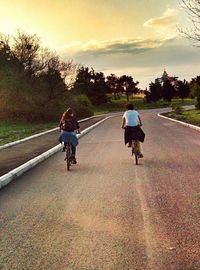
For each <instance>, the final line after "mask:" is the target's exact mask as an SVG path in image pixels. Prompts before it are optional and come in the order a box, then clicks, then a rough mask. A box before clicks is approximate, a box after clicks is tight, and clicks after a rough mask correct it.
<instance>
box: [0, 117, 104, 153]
mask: <svg viewBox="0 0 200 270" xmlns="http://www.w3.org/2000/svg"><path fill="white" fill-rule="evenodd" d="M102 116H106V114H100V115H95V116H91V117H88V118H84V119H81V120H79V121H78V122H79V123H82V122H85V121H87V120H90V119H93V118H97V117H102ZM56 130H58V127H56V128H52V129H49V130H47V131H43V132H40V133H37V134H35V135H31V136H29V137H26V138H23V139H20V140H17V141H14V142H11V143H6V144H3V145H1V146H0V150H1V149H5V148H8V147H10V146H13V145H16V144H19V143H22V142H25V141H28V140H31V139H34V138H37V137H39V136H42V135H45V134H48V133H51V132H53V131H56Z"/></svg>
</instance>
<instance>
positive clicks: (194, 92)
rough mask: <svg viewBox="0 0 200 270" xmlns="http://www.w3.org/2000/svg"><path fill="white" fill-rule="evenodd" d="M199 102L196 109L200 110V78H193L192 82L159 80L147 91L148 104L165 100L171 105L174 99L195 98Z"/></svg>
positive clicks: (152, 83)
mask: <svg viewBox="0 0 200 270" xmlns="http://www.w3.org/2000/svg"><path fill="white" fill-rule="evenodd" d="M195 97H196V100H197V103H196V107H197V108H198V109H200V76H197V77H195V78H193V79H192V80H191V81H190V82H188V81H186V80H183V81H182V80H178V79H176V78H174V79H173V81H171V80H170V79H168V78H166V79H162V78H157V79H155V82H151V83H150V84H149V90H146V91H145V99H146V101H147V102H157V101H159V100H160V99H164V100H165V101H166V102H167V103H170V102H171V100H172V98H181V99H182V101H184V99H185V98H195Z"/></svg>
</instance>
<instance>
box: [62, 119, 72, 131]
mask: <svg viewBox="0 0 200 270" xmlns="http://www.w3.org/2000/svg"><path fill="white" fill-rule="evenodd" d="M63 129H64V130H66V131H69V132H70V131H74V123H73V119H71V118H67V119H65V123H64V128H63Z"/></svg>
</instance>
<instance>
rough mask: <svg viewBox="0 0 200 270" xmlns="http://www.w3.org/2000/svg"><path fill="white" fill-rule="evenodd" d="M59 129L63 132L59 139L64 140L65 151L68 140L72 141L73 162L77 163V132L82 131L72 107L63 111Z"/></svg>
mask: <svg viewBox="0 0 200 270" xmlns="http://www.w3.org/2000/svg"><path fill="white" fill-rule="evenodd" d="M59 131H60V132H61V136H60V138H59V141H60V142H61V143H62V142H64V147H63V152H64V151H65V148H66V144H67V142H70V143H71V146H72V162H73V163H74V164H76V163H77V161H76V146H77V145H78V138H77V133H80V126H79V123H78V121H77V119H76V117H75V116H74V113H73V110H72V109H71V108H68V109H67V110H66V111H65V112H64V113H63V115H62V117H61V119H60V124H59Z"/></svg>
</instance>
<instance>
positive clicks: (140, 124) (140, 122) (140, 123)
mask: <svg viewBox="0 0 200 270" xmlns="http://www.w3.org/2000/svg"><path fill="white" fill-rule="evenodd" d="M138 119H139V126H140V127H141V126H142V121H141V118H140V116H139V115H138Z"/></svg>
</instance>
